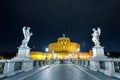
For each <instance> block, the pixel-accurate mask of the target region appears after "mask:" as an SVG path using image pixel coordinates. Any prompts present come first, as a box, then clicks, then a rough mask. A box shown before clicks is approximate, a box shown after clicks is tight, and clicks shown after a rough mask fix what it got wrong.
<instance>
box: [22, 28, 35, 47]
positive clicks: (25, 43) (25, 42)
mask: <svg viewBox="0 0 120 80" xmlns="http://www.w3.org/2000/svg"><path fill="white" fill-rule="evenodd" d="M23 34H24V39H23V40H22V44H21V46H20V47H28V42H29V40H30V37H31V36H32V35H33V33H30V27H27V28H26V26H24V27H23Z"/></svg>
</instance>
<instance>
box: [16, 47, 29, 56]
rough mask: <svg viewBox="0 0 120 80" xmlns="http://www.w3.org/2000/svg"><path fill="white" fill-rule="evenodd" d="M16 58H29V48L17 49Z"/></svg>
mask: <svg viewBox="0 0 120 80" xmlns="http://www.w3.org/2000/svg"><path fill="white" fill-rule="evenodd" d="M18 49H19V50H18V56H17V57H19V58H30V55H29V53H30V48H28V47H19V48H18Z"/></svg>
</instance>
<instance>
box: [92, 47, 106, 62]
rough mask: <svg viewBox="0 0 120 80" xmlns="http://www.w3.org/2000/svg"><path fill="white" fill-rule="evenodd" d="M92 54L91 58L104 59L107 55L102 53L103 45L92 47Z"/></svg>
mask: <svg viewBox="0 0 120 80" xmlns="http://www.w3.org/2000/svg"><path fill="white" fill-rule="evenodd" d="M92 50H93V56H92V58H91V59H97V60H99V59H106V58H107V57H106V56H105V55H104V47H93V48H92Z"/></svg>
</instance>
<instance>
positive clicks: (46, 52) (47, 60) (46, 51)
mask: <svg viewBox="0 0 120 80" xmlns="http://www.w3.org/2000/svg"><path fill="white" fill-rule="evenodd" d="M45 51H46V64H48V57H47V53H48V51H49V49H48V48H46V49H45Z"/></svg>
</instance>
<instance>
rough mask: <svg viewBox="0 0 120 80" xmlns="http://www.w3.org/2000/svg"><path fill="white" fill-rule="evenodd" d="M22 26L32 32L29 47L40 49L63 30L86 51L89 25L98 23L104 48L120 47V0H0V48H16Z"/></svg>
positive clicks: (2, 49)
mask: <svg viewBox="0 0 120 80" xmlns="http://www.w3.org/2000/svg"><path fill="white" fill-rule="evenodd" d="M23 26H30V27H31V32H33V36H32V37H31V40H30V42H29V46H30V47H31V48H32V50H39V51H44V50H45V47H47V46H48V44H49V43H51V42H56V40H57V38H58V37H61V36H62V34H63V33H64V34H66V36H68V37H70V38H71V41H74V42H77V43H80V44H81V51H88V50H89V49H91V48H92V46H93V43H92V41H91V38H92V37H91V33H92V28H93V27H97V26H99V27H101V29H102V34H101V36H100V41H101V45H102V46H104V47H105V50H106V51H120V36H119V35H120V0H1V1H0V51H17V47H19V46H20V44H21V41H22V39H23V34H22V27H23Z"/></svg>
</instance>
